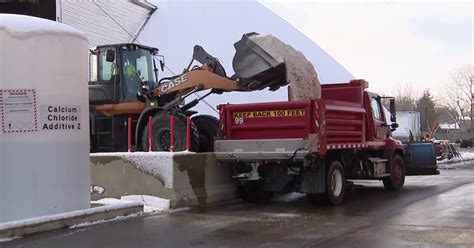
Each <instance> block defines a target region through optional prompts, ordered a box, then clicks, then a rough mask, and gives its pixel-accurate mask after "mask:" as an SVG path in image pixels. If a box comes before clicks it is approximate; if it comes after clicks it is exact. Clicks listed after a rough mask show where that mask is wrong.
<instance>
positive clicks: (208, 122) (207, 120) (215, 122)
mask: <svg viewBox="0 0 474 248" xmlns="http://www.w3.org/2000/svg"><path fill="white" fill-rule="evenodd" d="M191 120H192V122H193V123H194V125H196V128H197V130H198V132H199V148H198V150H197V151H198V152H213V151H214V141H215V140H216V137H218V135H219V127H220V124H219V119H217V118H216V117H214V116H210V115H198V116H195V117H193V118H192V119H191Z"/></svg>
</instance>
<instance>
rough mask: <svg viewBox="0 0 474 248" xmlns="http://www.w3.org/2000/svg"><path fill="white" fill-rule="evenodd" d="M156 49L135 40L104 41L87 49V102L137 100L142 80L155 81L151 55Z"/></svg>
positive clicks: (110, 102) (127, 101)
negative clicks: (109, 42) (128, 42)
mask: <svg viewBox="0 0 474 248" xmlns="http://www.w3.org/2000/svg"><path fill="white" fill-rule="evenodd" d="M157 52H158V49H156V48H152V47H146V46H142V45H136V44H118V45H104V46H99V47H96V48H92V49H90V54H89V65H90V66H89V68H90V75H89V76H90V80H89V103H90V104H91V105H101V104H117V103H132V102H138V101H140V98H139V97H138V96H137V93H138V92H140V90H141V86H142V83H144V84H147V85H149V86H150V88H152V87H153V86H154V85H156V82H157V70H156V67H155V61H154V58H153V56H154V55H156V54H157Z"/></svg>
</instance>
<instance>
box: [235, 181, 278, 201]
mask: <svg viewBox="0 0 474 248" xmlns="http://www.w3.org/2000/svg"><path fill="white" fill-rule="evenodd" d="M260 184H261V183H260V181H245V182H238V185H237V194H238V195H239V197H240V198H242V199H243V200H244V201H246V202H252V203H267V202H269V201H270V200H271V199H272V197H273V192H269V191H264V190H262V189H261V187H260Z"/></svg>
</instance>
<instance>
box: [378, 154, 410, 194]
mask: <svg viewBox="0 0 474 248" xmlns="http://www.w3.org/2000/svg"><path fill="white" fill-rule="evenodd" d="M382 182H383V186H384V187H385V188H386V189H388V190H392V191H395V190H399V189H401V188H403V184H405V164H404V162H403V158H402V157H401V156H400V155H395V156H393V157H392V159H391V160H390V176H389V177H386V178H384V179H382Z"/></svg>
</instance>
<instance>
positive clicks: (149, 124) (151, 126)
mask: <svg viewBox="0 0 474 248" xmlns="http://www.w3.org/2000/svg"><path fill="white" fill-rule="evenodd" d="M152 136H153V117H151V116H150V117H148V151H149V152H151V145H152V140H153V139H152Z"/></svg>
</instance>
